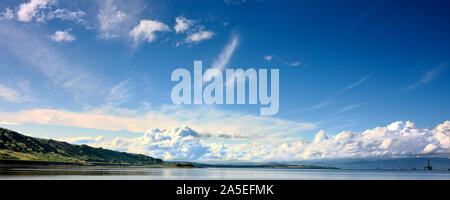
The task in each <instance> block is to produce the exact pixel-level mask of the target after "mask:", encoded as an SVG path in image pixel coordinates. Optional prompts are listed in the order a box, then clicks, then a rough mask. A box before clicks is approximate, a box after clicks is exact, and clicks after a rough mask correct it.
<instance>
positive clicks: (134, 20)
mask: <svg viewBox="0 0 450 200" xmlns="http://www.w3.org/2000/svg"><path fill="white" fill-rule="evenodd" d="M98 3H99V10H98V13H97V23H98V26H97V28H98V31H99V33H98V38H100V39H113V38H118V37H121V36H128V35H129V32H130V30H131V29H132V28H133V27H134V26H136V24H138V23H139V20H140V19H139V15H140V13H141V12H142V11H143V9H144V8H145V6H144V5H141V1H139V0H138V1H133V2H124V1H118V0H99V1H98Z"/></svg>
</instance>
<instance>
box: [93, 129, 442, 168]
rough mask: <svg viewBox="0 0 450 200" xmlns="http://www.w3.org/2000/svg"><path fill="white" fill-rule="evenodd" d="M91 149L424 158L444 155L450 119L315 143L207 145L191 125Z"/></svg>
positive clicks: (252, 156) (225, 156) (198, 157)
mask: <svg viewBox="0 0 450 200" xmlns="http://www.w3.org/2000/svg"><path fill="white" fill-rule="evenodd" d="M91 145H94V146H99V147H103V148H108V149H116V150H122V151H127V152H133V153H142V154H146V155H150V156H155V157H159V158H163V159H165V160H187V161H228V162H230V161H251V162H262V161H263V162H268V161H302V160H312V159H342V158H393V157H397V158H398V157H411V156H424V155H442V156H448V155H449V153H450V121H446V122H444V123H442V124H440V125H438V126H437V127H436V128H435V129H433V130H429V129H426V128H416V127H415V126H414V124H413V123H411V122H400V121H399V122H394V123H391V124H390V125H388V126H386V127H377V128H374V129H368V130H366V131H364V132H362V133H356V132H352V131H344V132H341V133H339V134H338V135H336V136H328V135H326V134H325V131H323V130H321V131H319V132H318V133H317V134H316V137H315V139H314V141H307V140H297V141H293V142H289V143H287V142H281V143H273V144H267V143H261V142H258V141H252V142H246V143H231V144H225V143H220V142H209V141H207V140H204V138H202V137H200V134H199V133H198V132H197V131H194V130H193V129H191V128H189V127H185V126H184V127H178V128H172V129H163V130H160V129H150V130H149V131H147V132H146V133H145V134H144V135H143V136H142V137H136V138H120V137H119V138H115V139H112V140H108V141H101V142H92V143H91Z"/></svg>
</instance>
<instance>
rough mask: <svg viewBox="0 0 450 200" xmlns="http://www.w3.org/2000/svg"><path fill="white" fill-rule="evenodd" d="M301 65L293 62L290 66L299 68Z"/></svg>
mask: <svg viewBox="0 0 450 200" xmlns="http://www.w3.org/2000/svg"><path fill="white" fill-rule="evenodd" d="M300 64H302V63H301V62H292V63H289V66H291V67H297V66H299V65H300Z"/></svg>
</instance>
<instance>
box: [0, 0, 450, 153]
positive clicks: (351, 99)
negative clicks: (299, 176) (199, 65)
mask: <svg viewBox="0 0 450 200" xmlns="http://www.w3.org/2000/svg"><path fill="white" fill-rule="evenodd" d="M448 8H449V3H448V2H447V1H432V2H428V1H379V0H378V1H295V2H292V1H271V0H265V1H264V0H259V1H258V0H247V1H239V0H225V1H220V0H217V1H201V0H194V1H135V2H133V3H127V2H125V1H118V0H116V1H112V0H108V1H76V2H68V1H57V0H26V1H13V0H6V1H2V2H1V3H0V13H1V14H0V50H1V52H2V53H1V54H0V60H1V62H0V72H1V75H2V79H0V124H1V125H0V126H2V127H7V128H10V129H13V130H17V131H22V132H23V133H25V134H29V135H33V136H39V137H47V138H54V139H61V140H66V141H75V143H76V141H77V140H76V139H74V138H79V137H85V138H84V139H83V140H80V141H84V142H86V140H85V139H86V138H87V137H92V138H91V139H94V140H93V141H91V142H92V145H94V146H95V145H96V146H103V147H109V148H113V149H121V150H125V151H131V152H139V153H146V154H149V155H154V156H162V157H164V158H166V159H184V160H189V159H206V158H215V159H218V160H233V159H234V160H240V159H243V157H245V155H244V156H241V157H239V156H236V155H235V154H233V156H235V157H233V158H231V157H230V159H227V158H225V157H224V155H225V154H226V155H228V154H227V152H228V150H230V149H233V148H235V149H240V148H244V147H242V146H239V148H238V147H237V146H233V147H231V146H230V147H223V149H228V150H224V151H223V152H222V151H221V152H222V154H220V155H215V156H210V157H208V156H203V157H202V156H201V155H205V152H210V151H211V149H213V146H214V145H212V144H216V146H215V147H214V148H219V149H220V148H222V147H217V145H219V146H220V145H251V144H260V146H257V147H258V148H259V147H261V145H267V146H268V148H269V147H272V146H277V148H278V147H280V146H281V145H282V144H283V143H286V144H288V145H293V144H294V143H296V142H299V141H313V140H316V139H317V138H320V137H321V135H322V134H321V132H324V133H326V135H327V137H328V136H330V137H334V136H336V135H337V134H339V133H341V132H342V131H353V132H356V133H361V132H364V131H366V130H367V129H370V130H373V129H374V128H375V127H387V125H389V124H391V123H393V122H396V121H402V123H403V125H402V126H404V127H410V125H408V124H407V123H406V121H411V122H414V124H415V125H414V127H420V128H418V130H421V131H424V132H427V131H429V130H432V129H435V127H436V126H438V125H439V124H443V126H444V125H445V123H446V121H447V120H449V118H448V117H449V115H448V113H450V109H449V106H448V105H447V104H448V102H449V99H450V93H449V92H448V91H450V90H449V89H450V88H449V87H450V79H449V78H448V77H449V73H450V72H449V64H450V63H449V60H450V54H449V52H450V37H449V35H450V26H448V24H449V19H450V16H449V14H448ZM177 19H178V20H177ZM177 25H178V26H177ZM233 41H235V43H234V44H233ZM226 49H229V51H228V52H227V51H226ZM227 53H228V54H229V57H226V56H225V57H226V59H224V60H222V61H223V63H226V65H225V67H226V68H243V69H247V68H255V69H261V68H263V69H266V68H274V69H280V108H279V112H278V113H277V114H276V115H273V116H259V108H260V107H261V105H174V104H173V103H172V101H171V99H170V91H171V89H172V87H173V86H174V85H175V84H176V83H175V82H172V81H170V76H171V73H172V71H173V70H175V69H177V68H180V67H181V68H186V69H189V70H193V62H194V60H202V61H203V68H204V69H205V68H209V67H212V66H214V63H215V62H216V61H217V60H219V59H220V58H221V55H224V54H227ZM222 57H223V56H222ZM447 126H448V125H447ZM176 127H185V129H181V130H185V131H186V130H187V132H189V133H191V132H195V134H188V135H190V136H192V137H194V138H197V139H195V141H196V143H195V145H190V143H187V144H188V146H189V147H192V148H194V147H195V148H194V149H197V150H198V149H199V148H200V147H199V146H197V145H200V143H201V144H202V145H203V144H204V143H208V145H209V146H208V145H207V146H208V148H206V147H205V146H202V145H200V146H201V148H200V149H202V148H206V149H207V150H204V151H196V152H197V153H199V154H201V155H200V156H198V157H195V158H190V157H186V156H184V157H183V155H184V154H179V152H177V151H176V150H175V151H174V152H172V153H169V154H171V155H169V156H168V155H166V154H165V153H163V152H164V151H163V150H161V149H158V151H156V150H149V149H157V148H156V147H155V146H154V144H153V143H152V144H149V143H145V144H141V147H140V148H139V149H132V148H131V147H130V148H122V147H120V148H119V147H117V146H114V145H112V143H111V142H110V140H113V139H115V138H137V137H140V136H142V135H143V134H144V132H146V131H147V132H148V130H150V129H159V130H160V131H156V132H157V133H158V134H159V133H161V134H163V133H166V132H168V133H167V134H169V135H170V134H175V135H176V134H177V133H178V132H177V131H172V132H170V131H168V130H173V129H176ZM187 127H189V128H187ZM162 129H167V131H166V130H162ZM177 130H178V129H177ZM320 130H323V131H320ZM386 130H387V131H394V132H395V131H399V130H402V131H404V130H403V129H401V128H400V129H398V130H397V129H392V128H391V129H389V128H386ZM436 130H437V129H436ZM439 130H440V129H439ZM443 130H444V132H445V131H446V130H447V129H443ZM156 132H155V133H156ZM99 136H101V137H102V138H105V139H101V140H100V139H99V140H98V141H95V138H97V137H99ZM143 137H144V136H143ZM392 137H393V136H392ZM447 139H448V138H444V139H443V142H442V138H440V139H439V141H440V143H439V142H438V143H439V144H440V145H441V146H439V145H437V144H433V145H435V146H437V147H435V148H432V147H429V150H430V149H433V150H435V151H436V152H438V151H439V152H440V153H442V152H444V153H445V152H447V153H448V152H449V149H447V146H445V145H446V144H447V142H448V141H447ZM199 141H201V142H200V143H199ZM383 141H384V140H381V141H380V142H381V143H382V142H383ZM108 142H109V143H108ZM128 143H132V142H130V141H128ZM181 143H182V142H181ZM385 144H386V143H385ZM152 145H153V146H152ZM182 145H186V144H182ZM399 145H400V146H404V145H405V144H404V143H401V144H399ZM422 145H425V146H423V147H424V148H426V146H427V145H429V144H422ZM149 146H152V148H150V147H149ZM158 147H159V146H158ZM197 147H198V148H197ZM173 148H175V147H173ZM249 148H250V147H249ZM317 148H318V147H317ZM439 148H441V149H440V150H438V149H439ZM162 149H164V148H162ZM175 149H176V148H175ZM181 149H182V148H181ZM250 149H254V147H252V148H250ZM271 149H272V148H269V150H267V149H265V150H264V151H269V152H272V153H273V152H274V151H275V150H273V149H272V150H271ZM394 149H395V148H394ZM422 150H423V149H421V150H417V151H422ZM230 151H231V150H230ZM392 151H394V150H392ZM217 152H219V151H217ZM217 152H216V153H217ZM249 152H253V150H249ZM302 152H303V151H302ZM414 152H415V153H417V152H416V150H414ZM429 152H431V151H429ZM436 152H434V153H436ZM322 153H324V152H322ZM391 153H392V152H391ZM422 153H423V152H422ZM249 154H250V153H249ZM392 154H394V153H392ZM286 155H287V154H286ZM308 155H309V154H308ZM247 158H250V157H247ZM255 159H256V158H255ZM261 160H264V159H262V158H261Z"/></svg>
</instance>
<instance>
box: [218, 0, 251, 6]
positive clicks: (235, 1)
mask: <svg viewBox="0 0 450 200" xmlns="http://www.w3.org/2000/svg"><path fill="white" fill-rule="evenodd" d="M224 2H225V3H226V4H227V5H241V4H243V3H245V2H247V0H224Z"/></svg>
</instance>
